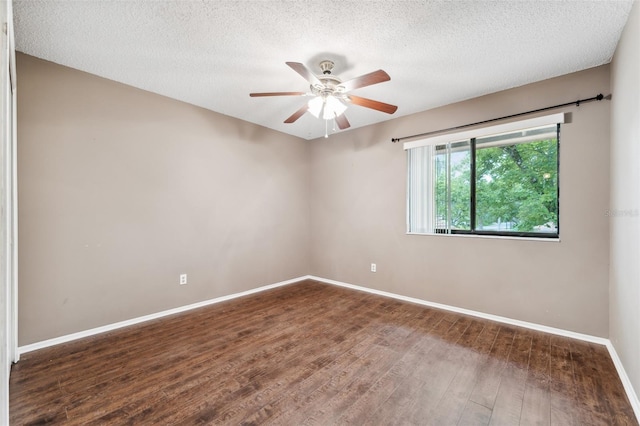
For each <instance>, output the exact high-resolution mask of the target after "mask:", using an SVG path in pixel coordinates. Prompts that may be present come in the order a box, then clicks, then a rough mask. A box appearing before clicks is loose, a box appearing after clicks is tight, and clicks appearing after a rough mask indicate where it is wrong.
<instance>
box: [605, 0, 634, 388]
mask: <svg viewBox="0 0 640 426" xmlns="http://www.w3.org/2000/svg"><path fill="white" fill-rule="evenodd" d="M639 76H640V3H638V2H636V3H635V4H634V6H633V9H632V10H631V15H630V16H629V20H628V22H627V25H626V27H625V29H624V32H623V34H622V38H621V40H620V43H619V44H618V48H617V50H616V53H615V55H614V58H613V63H612V71H611V83H612V90H613V98H612V105H611V113H612V116H611V209H612V210H615V211H619V212H622V215H621V216H616V217H612V218H611V221H610V224H611V269H610V286H611V289H610V329H609V333H610V339H611V342H612V343H613V346H614V347H615V348H616V352H617V353H618V355H619V356H620V359H621V361H622V363H623V365H624V368H625V371H626V372H627V375H628V376H629V379H630V380H631V383H632V384H633V387H634V389H635V391H636V394H638V393H640V213H639V212H640V168H639V167H638V164H639V162H640V77H639ZM624 212H630V213H631V214H626V213H624Z"/></svg>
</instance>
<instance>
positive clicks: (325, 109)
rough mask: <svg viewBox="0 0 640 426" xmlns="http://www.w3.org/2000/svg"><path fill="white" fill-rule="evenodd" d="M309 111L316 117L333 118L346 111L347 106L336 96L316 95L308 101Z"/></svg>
mask: <svg viewBox="0 0 640 426" xmlns="http://www.w3.org/2000/svg"><path fill="white" fill-rule="evenodd" d="M307 105H308V107H309V109H308V110H307V111H309V112H310V113H311V114H312V115H313V116H314V117H316V118H320V117H322V118H323V119H324V120H331V119H333V118H336V117H337V116H339V115H341V114H342V113H343V112H345V111H346V109H347V106H346V105H345V104H343V103H342V102H340V100H339V99H337V98H336V97H335V96H331V95H328V96H316V97H315V98H313V99H311V100H310V101H309V102H308V104H307Z"/></svg>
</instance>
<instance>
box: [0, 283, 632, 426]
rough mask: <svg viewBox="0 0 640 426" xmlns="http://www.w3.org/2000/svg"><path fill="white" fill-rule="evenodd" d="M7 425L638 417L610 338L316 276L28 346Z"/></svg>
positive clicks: (604, 420)
mask: <svg viewBox="0 0 640 426" xmlns="http://www.w3.org/2000/svg"><path fill="white" fill-rule="evenodd" d="M10 399H11V406H10V416H11V424H12V425H36V424H49V423H50V424H65V425H105V424H118V425H121V424H122V425H124V424H131V425H139V424H144V425H148V424H163V425H196V424H243V425H256V424H274V425H275V424H278V425H331V424H376V425H377V424H381V425H382V424H384V425H518V424H522V425H534V424H535V425H613V424H618V425H638V422H637V420H636V419H635V417H634V414H633V410H632V408H631V406H630V404H629V401H628V399H627V397H626V394H625V392H624V389H623V387H622V384H621V382H620V379H619V377H618V375H617V373H616V370H615V367H614V365H613V363H612V361H611V359H610V357H609V355H608V352H607V350H606V348H605V347H603V346H600V345H595V344H591V343H585V342H581V341H576V340H572V339H568V338H563V337H558V336H554V335H548V334H544V333H539V332H535V331H531V330H528V329H522V328H517V327H512V326H507V325H503V324H499V323H494V322H491V321H486V320H481V319H477V318H472V317H468V316H464V315H458V314H454V313H451V312H446V311H440V310H437V309H431V308H427V307H424V306H419V305H414V304H411V303H405V302H400V301H397V300H393V299H388V298H383V297H380V296H375V295H371V294H368V293H363V292H359V291H353V290H348V289H344V288H340V287H335V286H330V285H326V284H322V283H317V282H313V281H305V282H302V283H297V284H292V285H289V286H285V287H280V288H277V289H273V290H270V291H267V292H263V293H259V294H256V295H252V296H247V297H244V298H241V299H236V300H232V301H228V302H224V303H221V304H217V305H212V306H209V307H205V308H201V309H198V310H194V311H190V312H186V313H183V314H178V315H174V316H171V317H167V318H163V319H160V320H156V321H152V322H147V323H144V324H139V325H136V326H132V327H129V328H126V329H120V330H117V331H114V332H110V333H106V334H102V335H99V336H93V337H90V338H86V339H83V340H80V341H75V342H71V343H68V344H63V345H58V346H55V347H52V348H47V349H42V350H40V351H35V352H31V353H27V354H24V355H23V356H22V360H21V361H20V362H19V363H18V364H16V365H14V366H13V369H12V372H11V382H10Z"/></svg>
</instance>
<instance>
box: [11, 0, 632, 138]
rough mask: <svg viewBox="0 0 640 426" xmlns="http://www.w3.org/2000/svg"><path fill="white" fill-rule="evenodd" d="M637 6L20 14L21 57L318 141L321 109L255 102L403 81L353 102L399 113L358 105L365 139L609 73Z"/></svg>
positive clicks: (69, 4) (90, 7)
mask: <svg viewBox="0 0 640 426" xmlns="http://www.w3.org/2000/svg"><path fill="white" fill-rule="evenodd" d="M632 5H633V0H619V1H614V0H608V1H562V0H558V1H537V0H536V1H482V0H477V1H431V0H424V1H410V0H406V1H399V0H398V1H344V0H340V1H320V0H312V1H310V0H301V1H282V0H273V1H224V0H220V1H204V0H202V1H195V0H193V1H186V0H185V1H178V0H165V1H151V0H147V1H142V0H129V1H122V0H119V1H114V0H83V1H71V0H57V1H51V0H49V1H41V0H14V21H15V33H16V45H17V50H19V51H21V52H24V53H27V54H29V55H33V56H36V57H38V58H42V59H46V60H49V61H52V62H55V63H58V64H62V65H66V66H69V67H72V68H76V69H79V70H82V71H86V72H89V73H92V74H96V75H99V76H102V77H106V78H108V79H111V80H115V81H118V82H121V83H125V84H128V85H131V86H134V87H138V88H141V89H144V90H148V91H151V92H155V93H158V94H161V95H165V96H168V97H171V98H174V99H178V100H181V101H184V102H188V103H190V104H194V105H198V106H201V107H203V108H206V109H209V110H212V111H216V112H219V113H222V114H226V115H229V116H232V117H237V118H240V119H242V120H246V121H249V122H252V123H256V124H259V125H262V126H265V127H269V128H272V129H275V130H278V131H281V132H284V133H288V134H291V135H295V136H298V137H300V138H304V139H314V138H317V137H321V136H323V135H324V131H325V126H324V120H320V119H317V118H315V117H313V116H311V115H310V114H308V113H307V114H305V115H304V116H303V117H302V118H300V119H299V120H298V121H297V122H295V123H293V124H284V123H283V121H284V120H285V119H286V118H287V117H289V116H290V115H291V114H293V112H295V111H296V110H297V109H298V108H300V107H301V106H302V105H303V104H304V102H306V101H308V99H309V98H306V97H269V98H250V97H249V93H250V92H272V91H308V88H309V85H308V84H307V83H306V82H305V80H304V79H303V78H302V77H300V76H299V75H298V74H297V73H295V72H294V71H293V70H292V69H290V68H289V67H288V66H286V65H285V62H286V61H292V62H302V63H304V64H305V65H306V66H307V67H309V68H310V69H311V70H313V71H314V72H317V73H318V74H320V69H319V67H318V63H319V62H320V61H321V60H323V59H330V60H332V61H334V62H335V64H336V65H335V68H334V74H335V75H338V76H339V77H340V78H342V79H343V80H347V79H350V78H353V77H356V76H359V75H362V74H366V73H368V72H371V71H375V70H377V69H383V70H385V71H386V72H387V73H388V74H389V75H390V76H391V81H388V82H384V83H380V84H377V85H373V86H370V87H365V88H361V89H357V90H354V91H353V92H352V93H353V94H356V95H358V96H363V97H366V98H371V99H375V100H379V101H382V102H386V103H390V104H394V105H398V107H399V108H398V111H397V112H396V113H395V114H394V115H388V114H385V113H382V112H379V111H375V110H371V109H367V108H363V107H359V106H356V105H351V106H349V108H348V109H347V111H346V115H347V118H348V119H349V121H350V122H351V126H352V127H351V128H352V129H353V128H358V127H362V126H366V125H369V124H373V123H377V122H381V121H384V120H389V119H392V118H396V117H399V116H404V115H408V114H413V113H416V112H420V111H424V110H427V109H430V108H434V107H437V106H441V105H446V104H450V103H453V102H457V101H461V100H465V99H470V98H474V97H477V96H480V95H484V94H488V93H492V92H496V91H500V90H504V89H508V88H511V87H517V86H521V85H524V84H528V83H532V82H536V81H540V80H544V79H547V78H551V77H555V76H558V75H562V74H567V73H571V72H575V71H579V70H583V69H587V68H591V67H595V66H598V65H602V64H606V63H609V62H610V61H611V58H612V56H613V54H614V52H615V48H616V44H617V42H618V40H619V38H620V35H621V32H622V29H623V27H624V25H625V23H626V20H627V16H628V14H629V11H630V9H631V7H632ZM18 78H19V76H18ZM595 94H596V93H593V94H591V93H589V94H584V95H585V96H593V95H595ZM571 100H573V99H569V100H568V101H571ZM331 127H332V126H331V125H330V130H331ZM346 131H348V130H346Z"/></svg>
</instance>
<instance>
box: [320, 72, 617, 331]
mask: <svg viewBox="0 0 640 426" xmlns="http://www.w3.org/2000/svg"><path fill="white" fill-rule="evenodd" d="M598 93H603V94H605V95H606V94H608V93H609V67H608V66H602V67H598V68H594V69H590V70H587V71H583V72H579V73H576V74H571V75H567V76H563V77H559V78H555V79H552V80H547V81H544V82H541V83H537V84H531V85H528V86H524V87H520V88H516V89H512V90H508V91H504V92H500V93H496V94H493V95H489V96H484V97H480V98H476V99H472V100H469V101H466V102H461V103H457V104H454V105H449V106H446V107H442V108H438V109H434V110H430V111H426V112H423V113H419V114H415V115H411V116H407V117H402V118H398V119H395V120H391V121H388V122H386V123H383V124H379V125H375V126H370V127H366V128H362V129H357V130H354V131H350V132H345V133H342V134H337V135H333V136H331V137H330V138H329V139H319V140H315V141H313V144H312V151H311V158H312V165H311V194H313V197H312V199H311V224H312V231H311V238H312V240H311V250H312V257H311V258H312V268H311V272H312V274H313V275H317V276H321V277H324V278H329V279H334V280H339V281H345V282H348V283H352V284H356V285H361V286H365V287H370V288H374V289H377V290H383V291H389V292H393V293H398V294H401V295H405V296H411V297H416V298H420V299H424V300H428V301H432V302H439V303H444V304H448V305H452V306H457V307H462V308H467V309H472V310H476V311H480V312H484V313H490V314H495V315H501V316H505V317H509V318H515V319H519V320H523V321H530V322H533V323H538V324H544V325H548V326H552V327H558V328H561V329H566V330H571V331H575V332H580V333H587V334H591V335H595V336H602V337H607V335H608V320H609V319H608V315H609V314H608V273H609V272H608V264H609V223H608V218H607V217H606V215H605V211H606V209H607V208H608V202H609V108H610V102H609V101H602V102H598V103H589V104H583V105H582V106H580V107H579V108H576V107H575V106H573V107H567V108H564V109H562V111H566V112H569V113H571V119H570V123H568V124H565V125H563V127H562V131H561V148H560V150H561V152H560V193H561V195H560V216H561V217H560V233H561V242H560V243H558V242H540V241H523V240H505V239H490V238H469V237H452V236H418V235H406V234H405V232H406V226H405V222H406V220H405V218H406V208H405V205H406V196H405V194H406V173H407V172H406V155H405V152H404V151H403V149H402V144H401V143H399V144H392V143H391V142H390V140H391V138H392V137H401V136H406V135H411V134H416V133H422V132H428V131H431V130H438V129H442V128H447V127H451V126H457V125H463V124H467V123H471V122H476V121H480V120H485V119H490V118H494V117H499V116H503V115H508V114H513V113H516V112H521V111H527V110H531V109H536V108H541V107H545V106H548V105H553V104H557V103H564V102H568V101H573V100H577V99H580V98H587V97H591V96H595V95H596V94H598ZM424 96H428V94H424ZM554 112H555V111H554ZM370 263H376V264H377V267H378V272H377V273H371V272H369V266H370Z"/></svg>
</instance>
